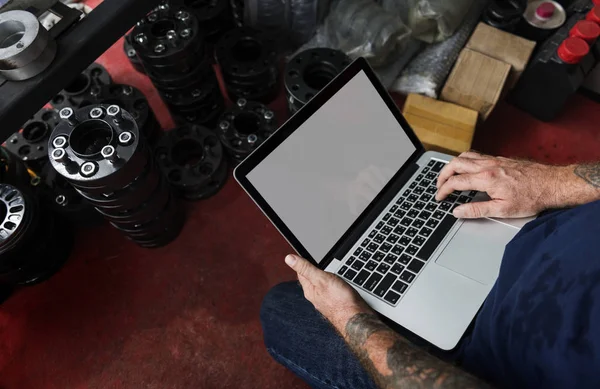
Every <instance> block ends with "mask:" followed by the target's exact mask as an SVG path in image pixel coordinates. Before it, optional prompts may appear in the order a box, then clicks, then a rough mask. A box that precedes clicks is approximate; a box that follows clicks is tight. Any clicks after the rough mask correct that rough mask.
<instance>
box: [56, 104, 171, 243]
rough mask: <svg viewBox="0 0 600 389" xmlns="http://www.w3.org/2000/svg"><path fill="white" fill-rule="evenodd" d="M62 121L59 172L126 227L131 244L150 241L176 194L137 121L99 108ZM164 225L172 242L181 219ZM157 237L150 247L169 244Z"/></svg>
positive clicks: (58, 141) (58, 131)
mask: <svg viewBox="0 0 600 389" xmlns="http://www.w3.org/2000/svg"><path fill="white" fill-rule="evenodd" d="M60 115H61V117H62V118H63V122H61V123H60V124H59V125H58V126H57V127H56V129H55V130H54V132H53V133H52V135H51V137H50V142H49V155H50V160H51V163H52V166H53V167H54V169H56V170H57V171H58V172H59V173H60V174H61V176H63V177H65V178H66V179H67V180H68V181H69V183H71V184H72V185H73V186H74V187H75V188H76V190H77V191H78V192H79V194H81V195H82V196H83V197H85V198H86V199H87V200H88V201H90V202H91V203H92V204H93V205H94V206H95V207H96V210H97V211H99V212H100V213H101V214H102V215H104V216H105V218H106V219H107V220H109V221H110V222H111V223H113V225H117V226H120V227H122V226H123V225H126V226H127V228H126V230H127V232H126V231H125V229H124V228H121V230H122V232H124V233H125V234H126V235H127V236H128V237H129V238H130V239H131V240H133V241H135V242H138V239H137V237H138V236H140V235H142V236H144V237H149V236H150V235H151V234H152V233H153V231H154V230H152V231H150V230H148V228H147V226H148V225H149V223H151V222H152V221H153V220H155V219H156V218H158V217H159V216H161V215H165V214H167V213H166V212H167V211H166V209H167V207H168V206H169V201H168V199H169V198H170V196H172V194H171V190H170V188H169V186H168V184H167V183H166V180H165V178H164V177H163V176H162V175H161V173H160V171H159V170H158V168H157V167H156V164H155V162H154V157H153V154H152V152H151V150H150V149H149V147H148V146H147V144H146V139H145V137H143V136H140V130H139V129H138V125H137V122H136V120H135V118H134V117H133V116H132V115H131V114H130V113H129V112H128V111H126V110H124V109H122V108H120V107H119V106H118V105H117V104H113V105H106V104H103V105H93V106H89V107H85V108H82V109H80V110H78V111H76V112H73V111H72V110H71V109H69V108H66V109H63V110H62V111H61V112H60ZM173 215H174V214H173ZM164 220H165V221H164V224H163V229H164V231H168V232H169V235H168V236H170V237H171V236H172V233H173V231H175V230H177V228H179V229H180V228H181V227H180V226H179V224H180V222H179V219H176V218H175V217H173V218H172V220H169V219H168V217H165V219H164ZM177 226H179V227H177ZM152 228H154V226H152ZM177 231H178V230H177ZM134 235H135V236H134ZM152 237H153V238H152V239H153V240H152V239H150V238H148V239H149V240H148V241H144V247H149V246H152V247H154V246H157V245H159V243H160V244H163V243H165V242H166V241H165V236H164V235H160V234H159V235H156V236H155V235H152ZM172 238H174V237H171V238H170V239H172ZM138 243H139V242H138Z"/></svg>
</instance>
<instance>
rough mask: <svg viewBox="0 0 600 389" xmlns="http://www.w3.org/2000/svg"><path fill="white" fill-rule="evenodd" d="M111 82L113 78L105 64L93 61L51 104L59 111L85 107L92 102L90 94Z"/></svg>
mask: <svg viewBox="0 0 600 389" xmlns="http://www.w3.org/2000/svg"><path fill="white" fill-rule="evenodd" d="M111 83H112V78H111V77H110V74H109V73H108V72H107V71H106V69H105V68H104V66H102V65H100V64H98V63H93V64H91V65H90V66H89V67H88V68H87V69H86V70H84V71H83V73H81V74H79V75H78V76H77V77H76V78H75V79H74V80H73V81H71V83H70V84H69V85H67V86H66V87H65V89H63V90H62V91H61V92H60V93H59V94H57V95H56V96H54V98H53V99H52V100H51V101H50V104H51V105H52V107H54V109H56V110H58V111H60V110H61V109H62V108H65V107H71V108H73V109H79V108H83V107H85V106H88V105H90V104H91V102H90V94H93V93H94V91H95V90H97V88H99V87H101V86H102V85H108V84H111Z"/></svg>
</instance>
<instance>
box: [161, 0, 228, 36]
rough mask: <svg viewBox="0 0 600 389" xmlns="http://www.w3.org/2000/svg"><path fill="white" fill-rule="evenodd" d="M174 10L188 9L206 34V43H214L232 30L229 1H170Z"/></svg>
mask: <svg viewBox="0 0 600 389" xmlns="http://www.w3.org/2000/svg"><path fill="white" fill-rule="evenodd" d="M170 4H171V6H173V7H176V8H184V7H186V8H187V9H189V10H190V11H191V12H192V13H193V14H194V15H195V16H196V18H197V19H198V22H199V23H200V25H201V26H202V28H203V30H204V31H205V32H206V41H207V42H210V43H215V42H216V41H217V40H219V38H220V37H221V35H223V33H224V32H225V31H227V30H230V29H231V28H233V20H232V14H231V10H230V6H231V5H230V3H229V0H170Z"/></svg>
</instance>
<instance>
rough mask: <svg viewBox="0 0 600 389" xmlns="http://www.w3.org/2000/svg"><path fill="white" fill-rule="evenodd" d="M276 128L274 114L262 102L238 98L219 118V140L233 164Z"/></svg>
mask: <svg viewBox="0 0 600 389" xmlns="http://www.w3.org/2000/svg"><path fill="white" fill-rule="evenodd" d="M275 130H277V120H276V118H275V114H274V113H273V111H271V110H270V109H269V108H268V107H266V106H264V105H263V104H260V103H257V102H252V101H247V100H245V99H239V100H238V101H237V102H236V104H235V105H233V106H232V107H231V108H229V109H227V110H226V111H225V113H224V114H223V115H222V116H221V118H220V119H219V128H218V129H217V131H218V134H219V139H220V140H221V143H222V144H223V147H225V150H227V153H228V154H229V156H230V158H231V159H232V160H233V162H234V163H236V164H237V163H239V162H241V161H243V160H244V159H245V158H246V157H247V156H248V155H250V153H251V152H253V151H254V150H255V149H256V148H257V147H258V146H260V145H261V144H262V143H263V142H264V141H265V140H266V139H267V138H269V137H270V136H271V135H272V134H273V133H274V132H275Z"/></svg>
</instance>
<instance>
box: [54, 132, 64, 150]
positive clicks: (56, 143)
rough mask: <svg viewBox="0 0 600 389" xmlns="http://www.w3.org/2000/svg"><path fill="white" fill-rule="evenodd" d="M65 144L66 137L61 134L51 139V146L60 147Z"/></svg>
mask: <svg viewBox="0 0 600 389" xmlns="http://www.w3.org/2000/svg"><path fill="white" fill-rule="evenodd" d="M66 145H67V138H66V137H64V136H62V135H61V136H57V137H56V138H54V140H53V141H52V146H54V147H55V148H57V149H60V148H61V147H65V146H66Z"/></svg>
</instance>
